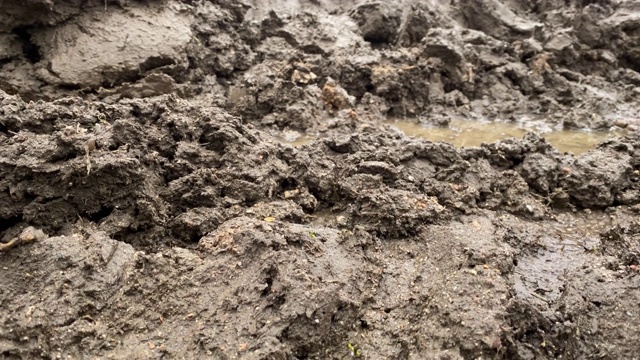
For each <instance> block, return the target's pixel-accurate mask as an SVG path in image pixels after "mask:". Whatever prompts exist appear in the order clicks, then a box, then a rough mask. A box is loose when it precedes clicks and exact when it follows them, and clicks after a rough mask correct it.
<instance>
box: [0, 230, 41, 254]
mask: <svg viewBox="0 0 640 360" xmlns="http://www.w3.org/2000/svg"><path fill="white" fill-rule="evenodd" d="M46 238H47V235H46V234H45V233H44V231H42V230H40V229H36V228H34V227H33V226H29V227H27V228H26V229H24V230H22V233H20V235H18V237H16V238H14V239H12V240H11V241H9V242H7V243H4V244H0V252H6V251H9V250H11V249H13V248H14V247H17V246H20V245H24V244H29V243H32V242H35V241H40V240H44V239H46Z"/></svg>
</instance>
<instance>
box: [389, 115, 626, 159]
mask: <svg viewBox="0 0 640 360" xmlns="http://www.w3.org/2000/svg"><path fill="white" fill-rule="evenodd" d="M385 123H386V124H387V125H391V126H394V127H396V128H398V129H399V130H401V131H402V132H404V133H405V134H406V135H409V136H414V137H420V138H424V139H427V140H430V141H444V142H448V143H451V144H453V145H454V146H457V147H470V146H479V145H480V144H482V143H483V142H485V143H491V142H495V141H498V140H502V139H506V138H510V137H515V138H518V139H522V136H524V134H525V133H526V132H527V131H533V132H536V133H538V134H540V135H541V136H543V137H544V138H545V139H547V141H548V142H549V143H550V144H552V145H553V146H555V147H556V148H557V149H558V150H560V151H563V152H565V151H566V152H569V151H570V152H572V153H574V154H576V155H578V154H582V153H584V152H586V151H589V150H591V149H593V148H594V147H595V146H596V145H597V144H598V143H600V142H601V141H603V140H606V139H607V138H610V137H615V136H622V135H624V134H625V133H626V132H625V130H622V129H617V130H611V131H583V130H559V131H558V130H554V131H551V129H550V128H548V126H547V127H545V126H544V124H539V127H536V126H535V123H531V124H528V125H525V124H526V123H506V122H476V121H468V120H462V119H456V120H452V121H451V123H449V126H448V127H426V126H423V125H420V124H418V123H417V122H416V121H415V120H413V121H412V120H389V121H386V122H385Z"/></svg>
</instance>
